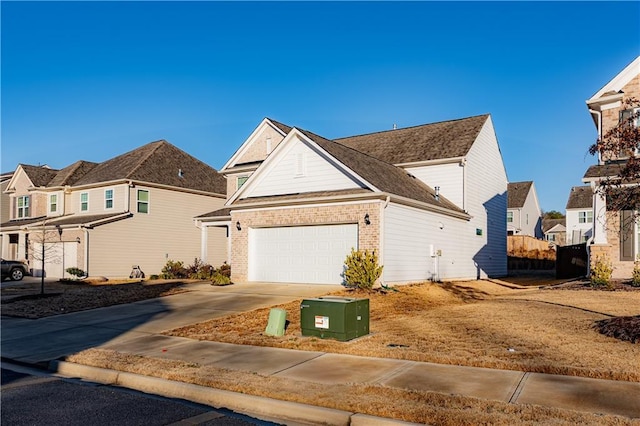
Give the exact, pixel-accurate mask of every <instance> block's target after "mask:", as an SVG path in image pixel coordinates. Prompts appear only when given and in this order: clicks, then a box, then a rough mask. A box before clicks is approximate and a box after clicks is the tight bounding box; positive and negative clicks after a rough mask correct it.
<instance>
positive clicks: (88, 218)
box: [49, 212, 133, 226]
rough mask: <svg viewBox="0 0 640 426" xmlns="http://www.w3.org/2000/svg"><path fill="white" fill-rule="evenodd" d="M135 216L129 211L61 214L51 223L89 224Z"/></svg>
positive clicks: (52, 219)
mask: <svg viewBox="0 0 640 426" xmlns="http://www.w3.org/2000/svg"><path fill="white" fill-rule="evenodd" d="M131 216H133V215H132V214H131V213H128V212H125V213H123V212H119V213H103V214H72V215H67V216H61V217H59V218H51V219H50V221H49V224H50V225H61V226H62V225H84V226H89V225H92V224H96V223H104V222H110V221H111V222H113V221H115V220H120V219H126V218H128V217H131Z"/></svg>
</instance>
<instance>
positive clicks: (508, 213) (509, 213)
mask: <svg viewBox="0 0 640 426" xmlns="http://www.w3.org/2000/svg"><path fill="white" fill-rule="evenodd" d="M509 218H511V220H509ZM507 223H513V212H507Z"/></svg>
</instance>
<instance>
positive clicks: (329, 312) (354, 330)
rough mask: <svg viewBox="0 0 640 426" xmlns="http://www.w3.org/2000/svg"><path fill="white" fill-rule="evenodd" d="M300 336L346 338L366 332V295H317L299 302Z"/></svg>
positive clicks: (367, 327) (367, 313) (362, 334)
mask: <svg viewBox="0 0 640 426" xmlns="http://www.w3.org/2000/svg"><path fill="white" fill-rule="evenodd" d="M300 328H301V329H302V335H303V336H316V337H320V338H321V339H336V340H340V341H343V342H344V341H347V340H351V339H355V338H356V337H360V336H364V335H367V334H369V299H353V298H348V297H318V298H316V299H304V300H303V301H302V303H301V304H300Z"/></svg>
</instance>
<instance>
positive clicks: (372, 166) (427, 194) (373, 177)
mask: <svg viewBox="0 0 640 426" xmlns="http://www.w3.org/2000/svg"><path fill="white" fill-rule="evenodd" d="M299 130H300V129H299ZM300 131H301V132H302V133H303V134H304V135H305V136H307V137H308V138H309V139H311V140H312V141H314V142H315V143H317V144H318V145H319V146H320V147H321V148H322V149H324V150H325V151H327V152H328V153H329V154H330V155H332V156H333V157H335V158H336V159H337V160H339V161H340V162H342V163H343V164H344V165H345V166H347V167H348V168H349V169H351V170H353V171H354V172H355V173H357V174H358V175H360V176H361V177H362V178H364V179H366V180H367V181H368V182H370V183H371V184H372V185H374V186H375V187H376V188H378V189H379V190H380V191H382V192H388V193H390V194H394V195H399V196H402V197H406V198H410V199H413V200H417V201H421V202H424V203H427V204H430V205H433V206H438V207H443V208H446V209H449V210H453V211H457V212H462V211H463V210H462V209H460V208H459V207H458V206H456V205H455V204H454V203H452V202H451V201H449V200H447V199H446V198H445V197H443V196H442V195H440V196H439V197H438V199H436V195H435V191H434V190H433V189H432V188H430V187H429V186H427V185H426V184H424V183H423V182H422V181H420V180H419V179H417V178H415V177H414V176H412V175H410V174H409V173H407V172H406V171H405V170H404V169H401V168H400V167H396V166H394V165H392V164H389V163H386V162H384V161H381V160H379V159H377V158H374V157H372V156H370V155H366V154H363V153H361V152H358V151H356V150H355V149H352V148H350V147H348V146H344V145H342V144H340V143H337V142H334V141H330V140H328V139H325V138H323V137H322V136H318V135H316V134H314V133H311V132H307V131H305V130H300Z"/></svg>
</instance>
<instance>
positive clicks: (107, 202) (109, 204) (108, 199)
mask: <svg viewBox="0 0 640 426" xmlns="http://www.w3.org/2000/svg"><path fill="white" fill-rule="evenodd" d="M104 208H105V209H107V210H108V209H112V208H113V189H106V190H105V191H104Z"/></svg>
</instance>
